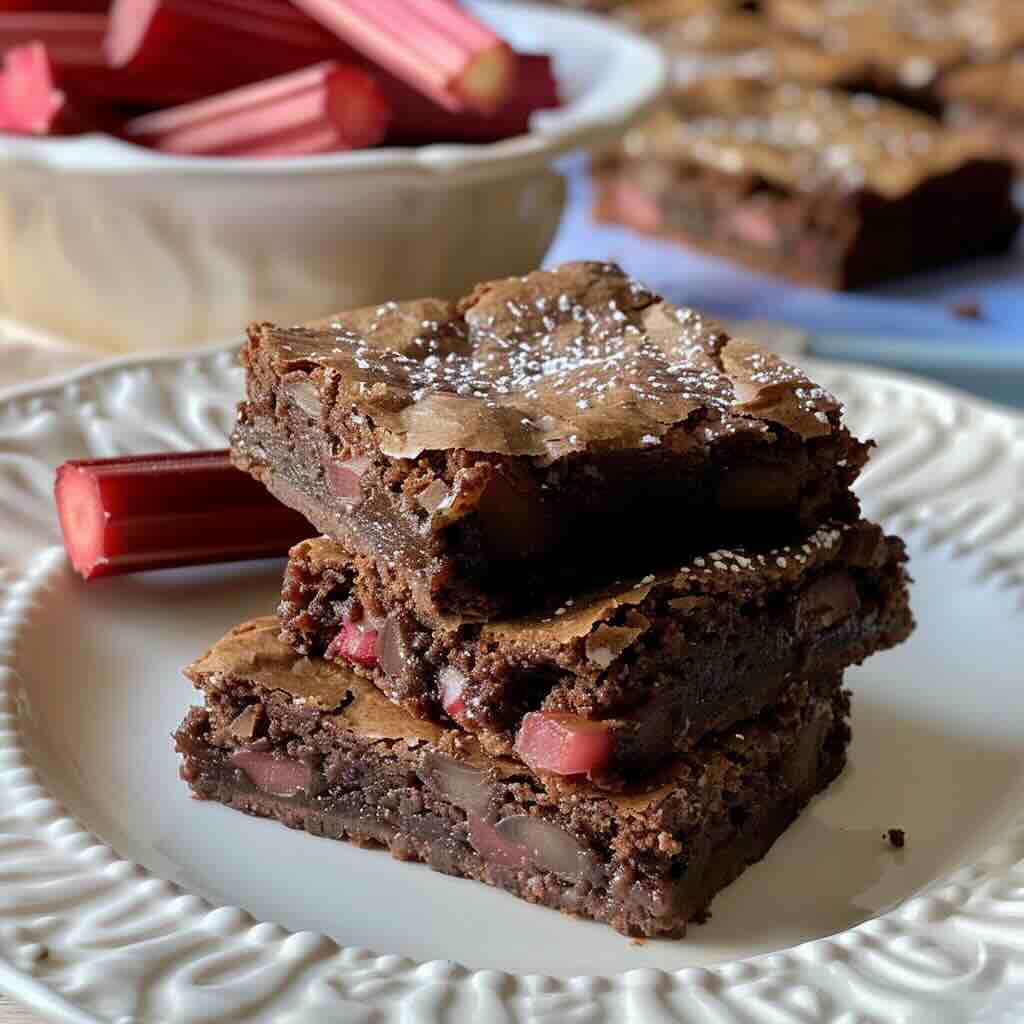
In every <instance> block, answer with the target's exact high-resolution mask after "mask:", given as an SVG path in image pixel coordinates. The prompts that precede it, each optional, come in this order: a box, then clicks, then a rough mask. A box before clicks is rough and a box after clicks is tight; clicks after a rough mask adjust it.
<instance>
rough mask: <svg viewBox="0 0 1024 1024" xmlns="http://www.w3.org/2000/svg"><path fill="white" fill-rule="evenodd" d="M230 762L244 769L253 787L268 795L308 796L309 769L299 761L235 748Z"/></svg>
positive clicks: (311, 785)
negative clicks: (303, 794) (302, 794)
mask: <svg viewBox="0 0 1024 1024" xmlns="http://www.w3.org/2000/svg"><path fill="white" fill-rule="evenodd" d="M231 763H232V764H233V765H234V766H235V767H236V768H240V769H241V770H242V771H243V772H245V774H246V776H247V777H248V779H249V781H250V782H251V783H252V784H253V785H254V786H255V787H256V788H257V789H260V790H262V791H263V792H264V793H270V794H271V796H298V795H299V794H300V793H305V794H306V795H307V796H308V795H312V790H313V771H312V769H311V768H310V767H309V765H308V764H305V763H304V762H302V761H295V760H293V759H291V758H288V757H274V755H273V754H265V753H260V752H258V751H255V750H239V751H236V752H235V753H234V754H232V755H231Z"/></svg>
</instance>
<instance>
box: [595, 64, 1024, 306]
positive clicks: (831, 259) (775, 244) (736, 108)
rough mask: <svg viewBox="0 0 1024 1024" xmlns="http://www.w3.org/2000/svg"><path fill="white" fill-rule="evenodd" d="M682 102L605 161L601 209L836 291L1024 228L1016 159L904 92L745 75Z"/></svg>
mask: <svg viewBox="0 0 1024 1024" xmlns="http://www.w3.org/2000/svg"><path fill="white" fill-rule="evenodd" d="M726 85H728V87H726ZM680 102H681V103H682V104H683V106H682V107H681V108H680V110H674V109H668V108H666V109H663V110H661V111H659V112H658V113H657V114H656V115H655V116H654V117H652V118H651V119H650V120H648V121H647V122H645V123H644V124H643V125H641V126H639V127H638V128H636V129H634V130H633V131H631V132H629V133H628V134H627V135H626V137H625V139H624V140H623V142H622V144H621V146H620V147H619V148H618V149H617V150H616V151H615V152H613V153H611V154H609V155H608V156H606V157H604V158H602V159H601V160H599V161H598V162H597V163H596V165H595V169H594V176H595V181H596V184H597V199H596V205H595V213H596V216H597V217H598V218H599V219H601V220H608V221H618V222H621V223H625V224H628V225H630V226H632V227H634V228H636V229H638V230H641V231H646V232H649V233H652V234H660V235H664V236H667V237H671V238H676V239H678V240H681V241H683V242H686V243H688V244H692V245H695V246H697V247H698V248H700V249H703V250H706V251H707V252H709V253H711V254H713V255H717V256H722V257H725V258H727V259H732V260H736V261H739V262H741V263H745V264H747V265H749V266H751V267H754V268H755V269H759V270H763V271H766V272H770V273H775V274H778V275H780V276H783V277H788V278H791V279H793V280H796V281H799V282H803V283H808V284H815V285H819V286H822V287H828V288H854V287H860V286H863V285H867V284H871V283H874V282H877V281H881V280H885V279H887V278H891V277H896V276H899V275H902V274H907V273H910V272H913V271H917V270H923V269H925V268H927V267H934V266H939V265H942V264H946V263H952V262H955V261H957V260H961V259H965V258H967V257H971V256H979V255H981V254H984V253H990V252H998V251H1001V250H1003V249H1005V248H1007V247H1008V246H1009V245H1010V243H1011V242H1012V240H1013V238H1014V236H1015V235H1016V233H1017V229H1018V227H1019V226H1020V214H1019V213H1018V211H1017V209H1016V207H1015V205H1014V201H1013V195H1012V186H1013V168H1012V166H1011V165H1010V163H1009V162H1008V161H1007V160H1005V159H1003V158H1001V157H998V156H993V155H992V154H991V153H990V152H989V151H988V150H987V149H985V148H984V147H981V146H979V145H978V143H977V141H976V140H975V139H973V138H972V137H971V136H969V135H968V134H966V133H963V132H959V131H956V130H951V129H948V128H944V127H942V126H941V125H939V124H938V122H936V121H935V120H934V119H932V118H929V117H927V116H925V115H923V114H920V113H916V112H915V111H912V110H909V109H906V108H904V107H901V106H899V105H897V104H895V103H891V102H888V101H886V100H879V99H877V98H876V97H873V96H868V95H850V94H848V93H846V92H842V91H840V90H829V89H818V88H808V87H804V86H801V85H796V84H793V83H787V84H784V85H780V86H771V87H769V86H765V85H763V84H759V83H756V82H751V81H747V80H742V81H740V80H735V81H733V82H731V83H727V84H726V83H715V87H714V88H713V89H712V88H708V89H705V90H697V91H694V90H691V91H689V92H688V93H687V95H686V97H685V99H684V100H681V101H680ZM954 207H955V208H956V209H957V210H958V211H961V212H962V215H959V216H957V217H955V218H951V217H949V216H948V211H949V209H951V208H954Z"/></svg>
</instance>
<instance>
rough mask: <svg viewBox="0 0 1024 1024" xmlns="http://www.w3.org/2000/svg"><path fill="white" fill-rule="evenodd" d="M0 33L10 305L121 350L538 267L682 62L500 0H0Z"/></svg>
mask: <svg viewBox="0 0 1024 1024" xmlns="http://www.w3.org/2000/svg"><path fill="white" fill-rule="evenodd" d="M52 8H63V9H61V10H56V11H55V10H53V9H52ZM68 8H73V9H70V10H69V9H68ZM0 51H2V53H3V55H4V63H3V68H2V71H0V240H2V244H3V247H4V251H5V252H7V253H8V258H7V259H6V261H5V268H4V270H5V272H4V275H3V277H2V280H0V316H7V317H11V318H14V319H16V320H20V321H22V322H24V323H27V324H30V325H32V326H34V327H37V328H42V329H44V330H47V331H49V332H52V333H54V334H56V335H59V336H63V337H65V338H68V339H70V340H73V341H74V342H76V343H78V344H84V345H88V346H92V347H95V348H98V349H102V350H104V351H111V352H116V351H130V350H146V349H150V350H151V349H157V348H184V347H191V346H194V345H197V344H201V343H205V342H209V341H212V340H219V339H221V338H229V337H230V336H232V335H233V334H235V333H237V331H238V330H239V328H240V326H241V325H243V324H244V323H246V322H247V321H249V320H252V319H267V320H275V321H278V322H296V321H300V320H309V319H311V318H314V317H317V316H319V315H326V314H329V313H331V312H333V311H334V310H337V309H343V308H348V307H354V306H360V305H372V304H374V303H377V302H381V301H385V300H387V299H396V298H397V299H403V298H414V297H418V296H424V295H437V296H455V295H460V294H465V293H466V292H467V291H468V289H469V287H471V285H472V283H473V282H475V281H479V280H481V279H487V278H496V277H502V276H509V275H513V274H519V273H524V272H526V271H527V270H530V269H532V268H534V267H536V266H537V265H538V264H539V263H540V261H541V260H542V258H543V256H544V254H545V252H546V250H547V248H548V246H549V244H550V242H551V239H552V237H553V235H554V232H555V230H556V228H557V226H558V222H559V218H560V216H561V212H562V209H563V206H564V202H565V186H564V182H563V180H562V179H561V177H560V176H559V175H558V174H557V173H556V172H555V171H554V170H553V169H552V163H553V161H554V160H555V158H556V157H558V156H559V155H561V154H564V153H567V152H570V151H574V150H592V149H594V148H596V147H599V146H600V145H602V144H603V143H605V142H607V141H608V140H610V139H611V138H614V137H616V136H617V135H619V134H620V133H621V132H622V131H623V130H624V129H625V128H626V127H627V126H628V125H629V124H631V123H632V122H633V121H635V120H636V119H637V118H639V117H641V116H642V115H643V114H644V113H645V112H646V111H647V110H648V109H649V108H650V106H651V105H652V104H653V103H654V102H655V101H656V100H657V98H658V96H659V94H660V92H661V90H662V88H663V85H664V80H665V71H664V61H663V58H662V57H661V55H660V54H659V52H658V50H657V49H656V47H654V46H653V45H652V44H650V43H649V42H647V41H646V40H643V39H641V38H639V37H637V36H635V35H632V34H631V33H629V32H628V31H626V30H624V29H622V28H621V27H619V26H617V25H615V24H613V23H611V22H609V21H604V20H600V19H597V18H593V17H591V16H588V15H585V14H580V13H578V12H573V11H565V10H559V9H557V8H555V7H545V6H532V5H525V4H523V5H521V4H516V3H508V2H500V0H466V2H465V3H462V4H459V5H456V4H454V3H452V2H451V0H203V3H196V2H194V0H114V2H113V3H112V5H110V6H109V8H108V5H107V2H106V0H5V2H2V3H0Z"/></svg>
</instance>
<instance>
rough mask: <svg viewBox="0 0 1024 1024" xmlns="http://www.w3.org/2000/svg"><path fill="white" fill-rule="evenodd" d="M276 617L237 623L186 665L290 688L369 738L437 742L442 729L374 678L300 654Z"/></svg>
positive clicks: (193, 675)
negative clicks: (392, 697) (284, 638)
mask: <svg viewBox="0 0 1024 1024" xmlns="http://www.w3.org/2000/svg"><path fill="white" fill-rule="evenodd" d="M280 632H281V624H280V623H279V622H278V621H277V619H276V618H274V617H269V616H268V617H266V618H260V619H253V620H252V621H250V622H245V623H242V625H240V626H236V627H235V628H234V629H232V630H231V632H229V633H228V634H227V635H226V636H224V637H223V638H222V639H220V640H219V641H218V642H217V643H216V644H214V646H213V647H212V648H211V649H210V650H209V651H207V652H206V654H204V655H203V656H202V657H201V658H200V659H199V660H198V661H195V662H193V663H192V664H191V665H189V666H188V668H186V669H185V675H187V676H188V678H189V679H191V680H192V681H193V682H194V683H195V684H196V685H197V686H199V687H201V688H202V689H204V690H216V689H219V688H221V687H222V686H224V685H225V684H231V683H239V682H242V683H244V684H246V685H251V686H253V687H256V688H259V689H260V690H265V691H273V692H278V693H283V694H286V695H287V696H288V697H290V698H291V699H292V700H293V701H295V702H297V703H300V704H305V705H308V706H310V707H311V708H314V709H316V710H318V711H322V712H324V713H327V714H334V715H338V716H341V717H342V718H343V720H344V724H345V726H346V727H347V728H350V729H353V730H356V731H358V732H359V733H360V734H361V735H363V736H365V737H366V738H368V739H417V740H427V741H429V742H435V741H436V740H438V739H439V738H440V737H441V734H442V733H443V731H444V730H442V729H441V728H440V727H439V726H436V725H433V724H432V723H430V722H425V721H421V720H420V719H418V718H413V717H412V716H411V715H408V714H406V713H405V712H404V711H402V710H401V708H399V707H398V706H397V705H395V704H392V703H391V702H390V701H389V700H388V699H387V698H386V697H384V695H383V694H382V693H381V692H380V691H379V690H378V689H377V688H376V687H375V686H374V685H373V684H372V683H370V682H367V681H366V680H365V679H360V678H359V676H357V675H355V674H354V673H352V672H349V671H347V670H346V669H345V668H343V667H341V666H338V665H335V664H334V663H331V662H325V661H322V660H321V659H319V658H307V657H304V656H302V655H300V654H296V653H295V652H294V651H292V650H291V649H290V648H289V647H287V646H285V644H283V643H282V642H281V640H280V639H279V635H280Z"/></svg>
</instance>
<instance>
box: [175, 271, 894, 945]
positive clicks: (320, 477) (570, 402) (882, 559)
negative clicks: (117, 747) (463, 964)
mask: <svg viewBox="0 0 1024 1024" xmlns="http://www.w3.org/2000/svg"><path fill="white" fill-rule="evenodd" d="M244 359H245V364H246V368H247V399H246V401H245V402H244V403H243V404H242V406H241V409H240V412H239V419H238V424H237V428H236V431H235V434H234V438H233V456H234V459H235V461H236V464H237V465H238V466H240V467H241V468H242V469H244V470H246V471H248V472H249V473H251V474H252V475H253V476H255V477H256V478H257V479H258V480H260V481H261V482H262V483H264V484H265V485H266V486H267V487H268V488H269V489H270V490H271V491H272V492H273V493H274V494H276V495H277V496H278V497H279V498H280V499H281V500H282V501H284V502H285V503H286V504H288V505H291V506H292V507H294V508H296V509H298V510H299V511H301V512H302V513H303V514H304V515H305V516H306V517H307V518H308V519H309V520H310V521H311V522H312V523H313V524H314V525H315V526H316V527H317V529H319V530H320V531H322V532H323V534H324V536H322V537H319V538H316V539H314V540H310V541H306V542H304V543H302V544H300V545H298V546H297V547H296V548H295V549H294V550H293V551H292V553H291V557H290V560H289V564H288V568H287V572H286V576H285V580H284V585H283V594H282V600H281V605H280V608H279V614H278V616H277V617H276V618H268V619H262V620H257V621H255V622H251V623H247V624H245V625H243V626H240V627H238V628H237V629H235V630H233V631H232V632H231V633H230V634H229V635H228V636H227V637H225V638H224V639H223V640H221V641H220V642H219V643H218V644H217V645H215V646H214V648H213V649H212V650H211V651H210V652H209V653H207V654H206V655H205V656H204V657H203V658H201V659H200V660H199V661H197V662H196V663H195V664H194V665H192V666H191V667H190V668H189V669H188V674H189V676H190V678H192V680H193V681H194V682H195V684H196V685H197V687H198V688H199V689H200V690H202V692H203V694H204V697H205V705H204V707H202V708H197V709H194V710H193V711H192V712H191V713H190V714H189V716H188V718H187V719H186V721H185V722H184V724H183V725H182V727H181V729H180V730H179V732H178V734H177V740H178V748H179V750H180V751H181V752H182V753H183V754H184V756H185V766H184V769H183V773H184V776H185V778H186V779H187V780H188V782H189V783H190V784H191V786H192V788H193V790H194V791H195V793H196V794H197V795H199V796H201V797H204V798H209V799H215V800H219V801H221V802H223V803H226V804H228V805H230V806H233V807H236V808H238V809H240V810H243V811H247V812H249V813H253V814H258V815H263V816H267V817H272V818H277V819H279V820H281V821H283V822H284V823H286V824H288V825H291V826H293V827H297V828H304V829H306V830H308V831H310V832H312V833H314V834H317V835H326V836H330V837H333V838H340V839H347V840H349V841H352V842H356V843H359V844H367V845H382V846H386V847H388V848H389V849H390V850H391V852H392V853H393V854H394V855H395V856H396V857H399V858H402V859H411V860H418V861H422V862H424V863H427V864H429V865H431V866H432V867H434V868H436V869H438V870H440V871H444V872H446V873H449V874H453V875H457V876H461V877H467V878H474V879H478V880H481V881H485V882H488V883H489V884H492V885H495V886H498V887H500V888H503V889H506V890H508V891H509V892H512V893H515V894H516V895H519V896H521V897H523V898H525V899H528V900H531V901H533V902H536V903H540V904H544V905H546V906H551V907H556V908H559V909H562V910H565V911H567V912H571V913H574V914H579V915H581V916H585V917H590V918H593V919H595V920H600V921H605V922H607V923H610V924H612V925H614V926H615V927H616V928H618V929H620V930H621V931H624V932H627V933H630V934H637V935H664V936H679V935H682V934H683V933H684V931H685V928H686V924H687V922H688V921H691V920H699V919H700V918H701V917H702V916H703V915H705V914H706V911H707V907H708V904H709V903H710V901H711V898H712V897H713V896H714V894H715V893H716V892H717V891H718V890H719V889H721V888H722V887H723V886H725V885H727V884H728V883H729V882H730V881H731V880H732V879H734V878H735V877H736V876H737V875H739V874H740V873H741V872H742V871H743V870H744V868H745V867H746V866H747V865H749V864H751V863H753V862H754V861H756V860H758V859H759V858H760V857H761V856H763V855H764V853H765V852H766V851H767V850H768V848H769V847H770V846H771V844H772V843H773V842H774V840H775V839H776V838H777V837H778V836H779V835H780V834H781V832H782V831H783V830H784V829H785V828H786V827H787V826H788V824H789V823H790V822H791V821H792V820H793V818H794V817H795V816H796V815H797V813H798V812H799V810H800V809H801V808H802V807H803V806H804V804H806V803H807V801H808V800H809V799H810V798H811V797H812V796H813V795H814V794H815V793H817V792H819V791H820V790H822V789H823V788H825V787H826V786H827V785H828V783H829V782H830V781H831V780H832V779H833V778H834V777H835V776H836V774H838V772H839V771H840V770H841V768H842V766H843V763H844V759H845V750H846V745H847V743H848V740H849V728H848V724H847V716H848V710H849V704H848V695H847V693H846V691H845V690H844V689H843V685H842V680H843V672H844V670H845V669H846V668H847V667H848V666H850V665H852V664H855V663H859V662H860V661H862V660H863V659H864V658H866V657H867V656H868V655H870V654H872V653H873V652H875V651H878V650H882V649H885V648H887V647H891V646H893V645H894V644H897V643H899V642H900V641H901V640H902V639H904V638H905V637H906V636H907V635H908V634H909V632H910V630H911V628H912V618H911V615H910V611H909V608H908V604H907V577H906V575H905V572H904V562H905V555H904V550H903V545H902V543H901V542H900V541H899V540H897V539H896V538H892V537H886V536H885V535H884V533H883V532H882V531H881V530H880V529H879V528H878V527H877V526H874V525H873V524H870V523H868V522H865V521H864V520H862V519H861V518H860V516H859V511H858V506H857V502H856V499H855V498H854V497H853V496H852V494H851V492H850V485H851V484H852V482H853V480H854V479H855V478H856V476H857V474H858V472H859V470H860V469H861V467H862V466H863V464H864V462H865V461H866V457H867V453H868V445H866V444H864V443H862V442H860V441H858V440H856V439H855V438H853V437H852V436H851V435H850V434H849V433H848V431H847V430H846V429H845V428H844V426H843V425H842V422H841V418H840V408H839V406H838V404H837V403H836V401H835V399H834V398H832V396H830V395H829V394H827V393H826V392H825V391H823V390H822V389H820V388H818V387H816V386H815V385H814V384H813V383H812V382H811V381H810V380H808V379H807V378H806V377H805V376H804V375H803V374H802V373H801V372H800V371H799V370H797V369H795V368H793V367H791V366H788V365H786V364H785V363H783V362H782V361H780V360H779V359H777V358H776V357H774V356H772V355H771V354H769V353H767V352H765V351H763V350H761V349H759V348H757V347H756V346H753V345H751V344H749V343H748V342H745V341H742V340H739V339H736V338H731V337H729V336H728V335H727V334H725V333H724V332H723V331H722V330H721V329H719V328H718V327H717V326H715V325H714V324H712V323H710V322H708V321H706V320H705V319H703V318H702V317H701V316H699V315H698V314H696V313H694V312H692V311H689V310H681V309H676V308H673V307H671V306H669V305H668V304H667V303H665V302H663V301H662V300H661V299H660V298H659V297H658V296H656V295H654V294H652V293H651V292H649V291H648V290H647V289H645V288H643V287H642V286H641V285H639V284H637V283H636V282H635V281H633V280H631V279H629V278H628V277H627V276H625V275H624V274H623V273H622V272H621V271H620V270H619V269H618V268H617V267H614V266H612V265H608V264H598V263H575V264H566V265H564V266H561V267H558V268H556V269H554V270H551V271H545V272H537V273H534V274H530V275H528V276H527V277H523V278H513V279H509V280H505V281H497V282H491V283H488V284H483V285H480V286H479V287H478V288H477V289H476V290H475V291H474V292H473V293H472V294H471V295H470V296H468V297H467V298H465V299H463V300H461V301H458V302H445V301H440V300H423V301H419V302H406V303H387V304H385V305H382V306H380V307H377V308H374V309H363V310H356V311H353V312H350V313H346V314H341V315H339V316H337V317H335V318H332V319H331V320H329V321H327V322H324V323H321V324H318V325H314V326H310V327H305V328H280V327H275V326H272V325H269V324H261V325H257V326H255V327H253V328H252V329H251V330H250V335H249V341H248V344H247V346H246V348H245V351H244Z"/></svg>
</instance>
